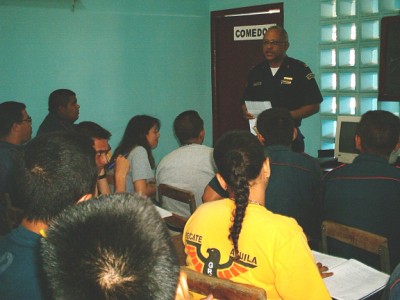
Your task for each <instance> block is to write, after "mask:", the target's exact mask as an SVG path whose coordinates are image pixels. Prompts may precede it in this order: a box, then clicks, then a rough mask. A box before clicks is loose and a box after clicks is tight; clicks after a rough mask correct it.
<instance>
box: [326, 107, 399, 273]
mask: <svg viewBox="0 0 400 300" xmlns="http://www.w3.org/2000/svg"><path fill="white" fill-rule="evenodd" d="M399 133H400V120H399V118H398V117H397V116H395V115H393V114H392V113H390V112H387V111H369V112H367V113H365V114H364V115H363V116H362V118H361V121H360V123H359V124H358V128H357V131H356V138H355V143H356V148H357V149H359V150H360V153H361V154H360V155H359V156H358V157H357V158H356V159H355V160H354V161H353V163H352V164H349V165H342V166H339V167H338V168H336V169H334V170H332V171H331V172H330V173H328V174H327V175H326V176H325V177H324V179H323V202H324V219H328V220H332V221H334V222H338V223H340V224H344V225H348V226H352V227H356V228H359V229H362V230H365V231H368V232H372V233H375V234H379V235H382V236H384V237H387V238H388V242H389V253H390V258H391V267H392V268H394V267H395V266H396V265H397V264H398V263H399V262H400V239H399V237H400V218H399V214H400V201H399V200H400V170H399V169H398V168H396V167H394V166H391V165H389V163H388V159H389V156H390V154H391V152H392V151H393V150H396V149H397V147H398V142H399ZM328 248H329V251H330V253H332V254H334V255H338V256H343V257H347V258H355V259H358V260H360V261H362V262H364V263H366V264H369V265H371V266H373V267H376V268H379V259H378V257H377V256H376V255H373V254H369V253H366V252H364V251H362V250H359V249H356V248H353V247H351V246H348V245H344V244H342V243H340V242H336V241H330V243H329V247H328Z"/></svg>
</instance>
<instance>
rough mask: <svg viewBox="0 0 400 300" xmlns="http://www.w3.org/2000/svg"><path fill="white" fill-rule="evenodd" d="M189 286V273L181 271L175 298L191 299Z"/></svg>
mask: <svg viewBox="0 0 400 300" xmlns="http://www.w3.org/2000/svg"><path fill="white" fill-rule="evenodd" d="M189 299H190V295H189V287H188V284H187V275H186V273H185V272H182V271H181V272H180V274H179V281H178V287H177V289H176V295H175V300H189Z"/></svg>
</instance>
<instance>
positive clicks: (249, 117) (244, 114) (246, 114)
mask: <svg viewBox="0 0 400 300" xmlns="http://www.w3.org/2000/svg"><path fill="white" fill-rule="evenodd" d="M243 118H245V119H246V120H251V119H255V117H254V115H253V114H251V113H249V112H248V111H247V110H246V111H243Z"/></svg>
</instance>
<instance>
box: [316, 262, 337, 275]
mask: <svg viewBox="0 0 400 300" xmlns="http://www.w3.org/2000/svg"><path fill="white" fill-rule="evenodd" d="M317 267H318V271H319V274H321V277H322V278H326V277H331V276H332V275H333V272H327V271H328V270H329V268H328V267H327V266H323V265H322V264H321V263H320V262H319V263H317Z"/></svg>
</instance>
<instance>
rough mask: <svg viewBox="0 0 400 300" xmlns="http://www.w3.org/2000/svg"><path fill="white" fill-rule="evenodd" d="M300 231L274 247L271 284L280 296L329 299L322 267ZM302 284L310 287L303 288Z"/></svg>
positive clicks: (284, 297)
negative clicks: (279, 245) (274, 277)
mask: <svg viewBox="0 0 400 300" xmlns="http://www.w3.org/2000/svg"><path fill="white" fill-rule="evenodd" d="M300 231H301V229H299V230H298V232H299V233H297V234H296V235H295V236H292V237H291V238H290V239H289V240H287V241H286V242H285V243H283V244H282V247H280V248H279V249H277V250H276V255H275V262H274V265H276V269H275V274H276V282H275V287H276V289H277V291H278V293H279V295H280V296H281V297H282V299H304V300H305V299H319V300H323V299H324V300H325V299H326V300H327V299H331V297H330V296H329V292H328V290H327V288H326V286H325V284H324V282H323V280H322V277H323V276H325V275H323V274H321V272H324V271H325V270H323V269H322V266H321V269H320V268H319V267H320V266H318V265H317V264H316V263H315V260H314V257H313V255H312V253H311V250H310V248H309V247H308V245H307V240H306V238H305V236H304V235H303V233H300ZM293 253H296V255H293ZM326 275H330V274H326ZM288 282H289V283H290V284H288ZM305 286H312V287H313V288H312V289H304V287H305Z"/></svg>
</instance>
